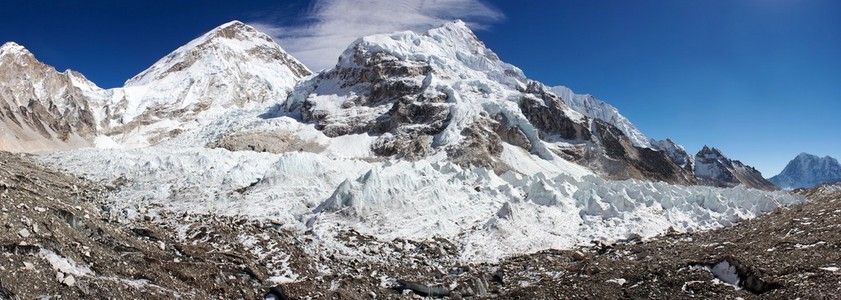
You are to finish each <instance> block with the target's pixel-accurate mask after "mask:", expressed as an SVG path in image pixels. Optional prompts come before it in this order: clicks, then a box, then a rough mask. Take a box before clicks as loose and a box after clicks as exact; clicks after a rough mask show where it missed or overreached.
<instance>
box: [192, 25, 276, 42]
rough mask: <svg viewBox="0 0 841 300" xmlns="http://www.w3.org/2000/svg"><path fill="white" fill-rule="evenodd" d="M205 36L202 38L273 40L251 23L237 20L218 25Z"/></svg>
mask: <svg viewBox="0 0 841 300" xmlns="http://www.w3.org/2000/svg"><path fill="white" fill-rule="evenodd" d="M205 37H206V38H205V39H203V40H210V39H213V38H225V39H233V40H250V39H254V38H256V39H261V40H266V41H272V42H273V40H272V39H271V38H270V37H269V36H268V35H266V34H264V33H262V32H260V31H258V30H257V29H255V28H254V27H252V26H251V25H248V24H245V23H243V22H240V21H237V20H234V21H230V22H228V23H225V24H222V25H219V26H218V27H216V28H214V29H213V30H211V31H210V32H208V33H207V34H206V35H205Z"/></svg>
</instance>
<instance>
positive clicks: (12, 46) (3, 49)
mask: <svg viewBox="0 0 841 300" xmlns="http://www.w3.org/2000/svg"><path fill="white" fill-rule="evenodd" d="M6 54H19V55H26V54H29V55H32V53H30V52H29V50H27V49H26V48H25V47H23V46H21V45H20V44H18V43H15V42H11V41H9V42H6V43H5V44H3V46H0V55H6Z"/></svg>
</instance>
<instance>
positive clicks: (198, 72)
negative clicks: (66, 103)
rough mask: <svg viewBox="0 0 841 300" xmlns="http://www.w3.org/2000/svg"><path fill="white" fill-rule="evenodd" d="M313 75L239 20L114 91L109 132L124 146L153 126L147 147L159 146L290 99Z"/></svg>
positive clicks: (194, 43) (204, 36)
mask: <svg viewBox="0 0 841 300" xmlns="http://www.w3.org/2000/svg"><path fill="white" fill-rule="evenodd" d="M310 74H311V72H310V71H309V70H308V69H307V68H306V66H304V65H303V64H301V62H299V61H298V60H297V59H295V58H294V57H292V56H290V55H289V54H287V53H286V52H285V51H284V50H283V48H281V47H280V45H278V44H277V43H275V42H274V41H273V40H272V38H271V37H269V36H268V35H266V34H264V33H262V32H259V31H257V30H256V29H254V28H253V27H251V26H249V25H246V24H244V23H242V22H239V21H233V22H229V23H226V24H223V25H221V26H219V27H217V28H215V29H213V30H211V31H210V32H208V33H206V34H204V35H202V36H201V37H198V38H196V39H195V40H193V41H191V42H189V43H187V44H186V45H184V46H182V47H180V48H178V49H176V50H175V51H173V52H172V53H170V54H169V55H167V56H165V57H164V58H162V59H161V60H159V61H158V62H156V63H155V64H154V65H152V66H151V67H149V68H148V69H146V70H145V71H143V72H141V73H140V74H138V75H137V76H135V77H134V78H131V79H129V80H128V81H126V84H125V87H123V88H121V89H115V90H113V92H112V95H111V99H110V102H109V108H110V110H109V112H108V113H107V115H106V116H103V118H104V119H106V120H107V122H106V124H107V127H109V128H111V129H110V131H109V132H108V134H109V135H112V136H118V138H117V139H119V140H121V141H122V142H130V140H131V139H132V130H134V129H136V127H138V126H147V127H151V128H152V129H153V130H150V131H149V132H148V134H146V135H144V136H143V138H144V139H145V140H143V139H141V140H140V144H143V143H144V142H148V143H150V144H154V143H155V142H156V141H158V140H161V139H164V138H165V137H167V136H171V135H176V134H178V133H180V132H182V131H184V130H186V129H191V128H197V127H199V126H200V124H204V123H206V122H207V120H209V119H210V118H212V117H213V116H218V115H219V114H221V113H223V112H224V111H226V110H227V109H229V108H235V107H246V106H254V105H270V104H275V103H278V102H281V101H284V100H285V99H286V97H287V95H288V93H289V92H290V91H291V90H292V88H293V87H294V86H295V84H296V83H297V82H298V81H299V80H300V79H301V78H303V77H306V76H309V75H310ZM156 123H157V124H156ZM196 123H198V124H196ZM150 124H154V125H152V126H149V125H150Z"/></svg>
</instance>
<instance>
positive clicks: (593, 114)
mask: <svg viewBox="0 0 841 300" xmlns="http://www.w3.org/2000/svg"><path fill="white" fill-rule="evenodd" d="M549 90H551V91H552V92H553V93H555V94H556V95H558V96H560V97H561V99H563V100H564V103H565V104H566V105H567V106H569V107H570V108H572V109H573V110H575V111H577V112H580V113H582V114H583V115H585V116H588V117H590V118H594V119H601V120H602V121H605V122H608V123H610V124H612V125H613V126H616V128H618V129H619V130H621V131H622V132H623V133H624V134H625V136H627V137H628V139H630V140H631V142H632V143H633V144H634V146H637V147H645V148H653V147H652V143H651V142H652V140H651V138H649V137H647V136H645V135H644V134H643V133H642V131H640V130H639V129H638V128H637V126H636V125H634V124H633V123H631V121H630V120H628V119H627V118H625V116H623V115H622V114H620V113H619V110H618V109H616V107H613V106H612V105H610V104H608V103H606V102H604V101H602V100H599V99H596V97H593V96H592V95H590V94H585V95H582V94H576V93H575V92H573V91H572V90H571V89H570V88H568V87H565V86H562V85H559V86H554V87H551V88H549Z"/></svg>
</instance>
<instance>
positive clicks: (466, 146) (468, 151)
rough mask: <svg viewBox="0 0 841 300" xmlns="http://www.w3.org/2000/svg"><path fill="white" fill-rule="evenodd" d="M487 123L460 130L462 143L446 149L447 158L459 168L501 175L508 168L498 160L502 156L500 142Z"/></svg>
mask: <svg viewBox="0 0 841 300" xmlns="http://www.w3.org/2000/svg"><path fill="white" fill-rule="evenodd" d="M488 123H489V122H477V123H473V124H472V125H470V126H469V127H467V128H465V129H464V130H462V132H461V135H462V136H463V137H464V141H463V142H462V143H461V144H458V145H451V146H449V147H447V156H448V157H449V158H450V159H451V160H452V161H453V162H455V163H456V164H458V165H461V166H479V167H485V168H489V169H493V170H494V172H496V173H497V174H502V173H504V172H505V171H508V170H509V168H508V166H506V165H505V164H503V163H501V162H500V161H499V160H498V158H499V156H500V154H502V140H501V139H500V137H499V135H497V134H496V133H495V132H494V131H493V130H491V128H490V127H491V125H490V124H488Z"/></svg>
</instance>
